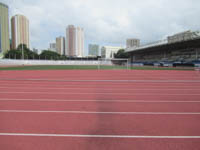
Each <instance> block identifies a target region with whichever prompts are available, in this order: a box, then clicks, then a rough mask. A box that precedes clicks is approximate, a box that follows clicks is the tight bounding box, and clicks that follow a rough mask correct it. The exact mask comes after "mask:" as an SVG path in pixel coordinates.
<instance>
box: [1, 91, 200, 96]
mask: <svg viewBox="0 0 200 150" xmlns="http://www.w3.org/2000/svg"><path fill="white" fill-rule="evenodd" d="M0 93H2V94H11V93H13V94H35V93H37V94H46V95H47V94H48V95H55V94H61V95H91V94H99V95H101V94H102V95H127V96H128V95H157V96H159V95H182V96H184V95H191V96H192V95H196V96H200V94H183V93H178V94H160V93H106V92H102V93H100V92H99V93H95V92H91V93H71V92H69V93H66V92H65V93H63V92H54V93H53V92H51V93H50V92H3V91H1V92H0Z"/></svg>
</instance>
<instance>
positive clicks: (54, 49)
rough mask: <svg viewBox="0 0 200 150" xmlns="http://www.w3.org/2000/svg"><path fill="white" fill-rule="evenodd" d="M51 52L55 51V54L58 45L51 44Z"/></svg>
mask: <svg viewBox="0 0 200 150" xmlns="http://www.w3.org/2000/svg"><path fill="white" fill-rule="evenodd" d="M49 50H50V51H53V52H56V43H50V44H49Z"/></svg>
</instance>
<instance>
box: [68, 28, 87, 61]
mask: <svg viewBox="0 0 200 150" xmlns="http://www.w3.org/2000/svg"><path fill="white" fill-rule="evenodd" d="M65 49H66V52H65V54H66V55H68V56H72V57H74V56H75V57H83V52H84V31H83V28H80V27H77V28H76V27H75V26H74V25H69V26H68V27H67V29H66V47H65Z"/></svg>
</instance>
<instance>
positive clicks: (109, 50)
mask: <svg viewBox="0 0 200 150" xmlns="http://www.w3.org/2000/svg"><path fill="white" fill-rule="evenodd" d="M120 49H124V48H123V47H114V46H103V47H102V48H101V57H102V58H106V59H113V58H114V54H115V53H117V52H118V51H119V50H120Z"/></svg>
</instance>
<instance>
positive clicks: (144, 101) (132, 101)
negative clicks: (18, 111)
mask: <svg viewBox="0 0 200 150" xmlns="http://www.w3.org/2000/svg"><path fill="white" fill-rule="evenodd" d="M1 101H26V102H37V101H38V102H105V103H106V102H107V103H110V102H117V103H200V101H165V100H163V101H161V100H159V101H151V100H62V99H5V98H3V99H0V102H1Z"/></svg>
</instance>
